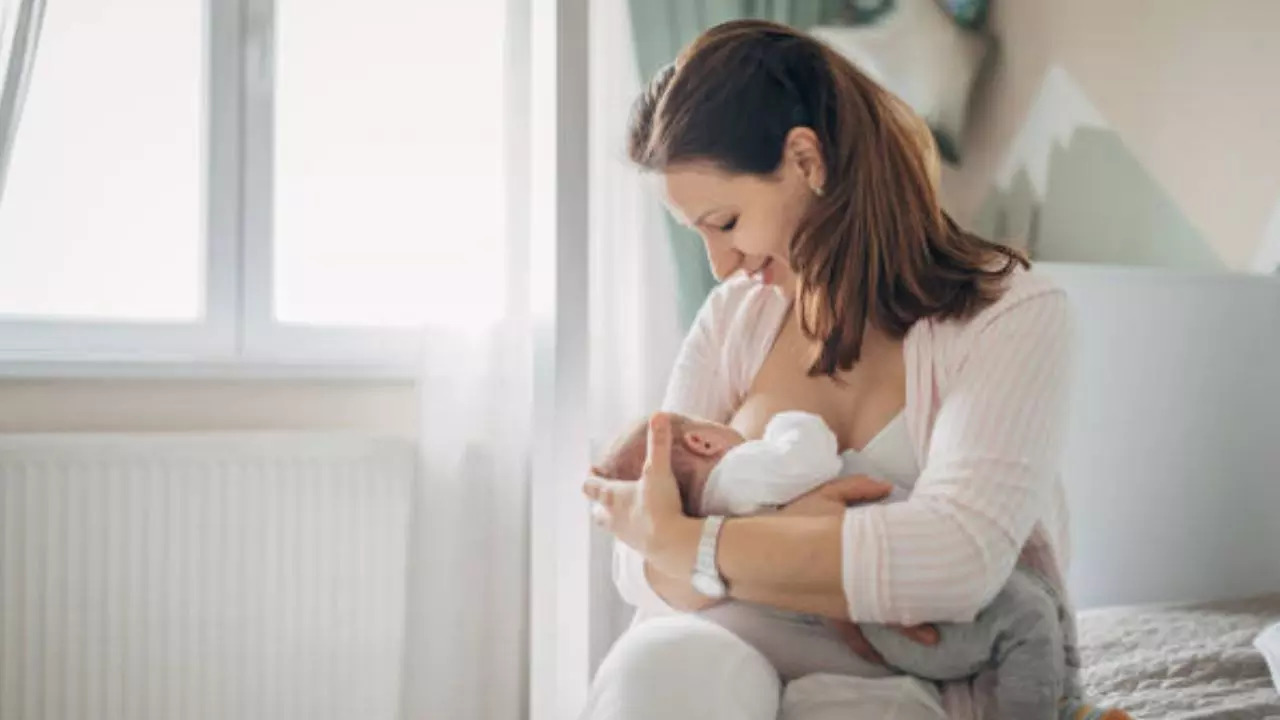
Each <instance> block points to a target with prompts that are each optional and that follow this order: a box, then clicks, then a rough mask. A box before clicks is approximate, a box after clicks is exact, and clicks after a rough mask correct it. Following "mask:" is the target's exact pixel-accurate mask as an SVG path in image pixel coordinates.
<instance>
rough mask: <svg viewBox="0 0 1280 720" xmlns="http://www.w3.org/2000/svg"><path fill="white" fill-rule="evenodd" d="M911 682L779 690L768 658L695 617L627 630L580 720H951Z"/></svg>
mask: <svg viewBox="0 0 1280 720" xmlns="http://www.w3.org/2000/svg"><path fill="white" fill-rule="evenodd" d="M945 718H946V713H944V712H943V710H942V706H941V703H940V701H939V699H938V693H937V692H936V691H935V690H934V689H933V686H931V685H929V684H927V683H924V682H922V681H920V680H917V679H915V678H910V677H892V678H880V679H868V678H857V677H849V676H838V675H809V676H807V677H803V678H800V679H798V680H795V681H793V682H791V683H789V684H788V685H787V686H786V687H785V688H783V687H782V683H781V681H780V680H779V679H778V674H777V673H776V672H775V671H774V669H773V667H772V666H771V665H769V663H768V661H766V660H765V659H764V656H763V655H761V654H760V653H759V652H757V651H756V649H755V648H753V647H751V646H750V645H748V644H747V643H746V642H743V641H742V640H739V639H738V637H737V636H736V635H734V634H733V633H731V632H729V631H728V630H725V629H724V628H722V627H720V626H718V625H715V624H712V623H709V622H707V621H705V620H701V619H699V618H697V617H693V616H690V615H681V616H673V617H663V618H657V619H653V620H649V621H647V622H645V623H643V624H641V625H638V626H636V627H633V628H632V629H630V630H628V631H627V633H626V634H625V635H623V636H622V638H620V639H619V640H618V642H617V643H616V644H615V645H614V646H613V649H612V650H610V651H609V655H608V657H606V658H605V660H604V662H603V663H602V664H601V665H600V671H599V672H598V673H597V674H596V678H595V681H594V682H593V683H592V685H591V693H590V696H589V698H588V699H587V707H586V710H585V711H584V712H583V714H582V720H695V719H696V720H945Z"/></svg>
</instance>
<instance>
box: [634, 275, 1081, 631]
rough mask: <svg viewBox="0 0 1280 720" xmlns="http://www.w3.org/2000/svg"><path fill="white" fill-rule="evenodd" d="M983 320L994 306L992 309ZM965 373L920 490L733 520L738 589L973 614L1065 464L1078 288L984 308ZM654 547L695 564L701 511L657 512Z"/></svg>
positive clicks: (725, 546)
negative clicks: (806, 514)
mask: <svg viewBox="0 0 1280 720" xmlns="http://www.w3.org/2000/svg"><path fill="white" fill-rule="evenodd" d="M980 317H981V316H980ZM983 320H985V321H986V322H985V324H984V326H983V327H982V328H981V329H980V331H978V334H977V335H976V336H975V339H974V341H973V343H974V344H973V347H972V348H971V349H970V351H969V352H968V354H967V360H966V362H965V364H964V367H963V369H961V370H960V371H959V372H958V374H957V375H956V377H954V378H952V379H951V382H950V384H949V387H948V391H947V397H946V398H945V399H944V401H943V403H942V405H941V407H940V408H939V410H938V414H937V417H936V418H935V421H934V426H933V431H932V433H931V435H930V443H929V448H930V449H929V456H928V458H927V461H926V464H925V469H924V471H923V472H922V473H921V476H920V478H919V480H918V481H917V483H916V486H915V489H914V491H913V493H912V496H911V499H910V500H908V501H907V502H904V503H896V504H891V505H872V506H864V507H857V508H850V509H849V510H847V511H846V512H845V514H844V517H843V522H841V520H839V519H833V518H795V517H786V516H777V515H773V516H762V517H753V518H735V519H731V520H729V521H727V522H726V523H725V525H724V528H723V530H722V536H721V539H720V549H719V555H718V557H717V560H718V563H719V566H720V570H721V572H722V573H723V575H724V576H725V578H726V580H727V582H728V585H729V590H730V594H731V596H733V597H738V598H742V599H744V600H754V601H756V602H763V603H766V604H769V605H773V606H776V607H781V608H787V609H793V610H800V611H807V612H815V613H821V614H825V615H830V616H833V617H845V618H849V619H852V620H854V621H855V622H881V623H896V624H905V625H913V624H917V623H927V622H947V621H954V622H965V621H969V620H972V618H973V617H974V615H976V614H977V612H978V610H980V609H981V608H982V606H983V605H985V604H986V603H987V602H988V601H989V599H990V598H991V597H992V596H994V595H995V593H996V592H997V591H998V590H999V588H1000V587H1001V586H1002V585H1003V584H1004V583H1005V582H1006V581H1007V579H1008V576H1009V574H1010V572H1012V568H1013V565H1014V563H1015V562H1016V560H1017V556H1018V553H1019V551H1020V550H1021V548H1022V546H1023V544H1024V543H1025V542H1026V540H1027V538H1028V537H1029V536H1030V534H1031V530H1032V528H1033V527H1034V525H1035V523H1036V521H1037V520H1038V519H1039V517H1040V516H1041V514H1042V511H1043V509H1044V503H1045V499H1046V497H1047V496H1048V494H1049V492H1050V490H1051V488H1052V483H1053V481H1054V477H1055V475H1056V472H1057V468H1058V464H1059V455H1060V453H1061V445H1062V436H1063V430H1064V424H1065V407H1066V400H1067V389H1068V383H1069V377H1068V375H1069V359H1070V338H1071V324H1070V318H1069V312H1068V307H1067V304H1066V299H1065V297H1064V296H1063V295H1062V294H1061V293H1060V292H1052V293H1044V294H1040V295H1036V296H1034V297H1031V298H1028V299H1025V300H1023V301H1020V302H1018V303H1017V304H1011V305H1009V306H1008V307H1005V308H1002V309H1001V312H999V313H997V314H994V315H992V316H991V317H984V318H983ZM650 524H651V525H652V526H653V527H654V528H661V529H660V530H659V531H658V532H656V533H654V534H653V535H652V536H651V537H649V538H644V537H643V533H642V534H640V535H637V539H638V540H639V542H641V543H642V544H647V547H646V552H645V554H646V555H647V556H648V557H649V559H650V560H651V561H652V562H654V563H655V564H656V565H657V566H658V568H659V569H660V570H661V571H662V572H664V573H668V574H670V575H673V576H678V575H680V574H682V573H685V574H687V573H688V572H689V571H690V568H691V567H692V564H693V555H694V552H695V549H696V547H697V537H698V533H699V532H700V521H697V520H694V519H690V518H684V517H683V516H679V517H678V518H675V517H663V518H656V517H655V518H652V519H651V521H650Z"/></svg>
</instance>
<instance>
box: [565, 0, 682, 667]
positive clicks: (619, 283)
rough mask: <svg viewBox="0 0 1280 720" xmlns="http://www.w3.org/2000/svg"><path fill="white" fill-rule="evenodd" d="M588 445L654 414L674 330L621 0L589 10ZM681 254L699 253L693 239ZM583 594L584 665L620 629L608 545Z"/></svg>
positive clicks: (661, 222) (596, 539)
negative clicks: (643, 163) (591, 608)
mask: <svg viewBox="0 0 1280 720" xmlns="http://www.w3.org/2000/svg"><path fill="white" fill-rule="evenodd" d="M590 31H591V33H590V34H591V39H590V58H591V72H590V100H591V104H590V111H591V132H590V141H589V142H590V146H591V147H590V151H591V154H590V170H591V195H590V209H591V217H590V256H591V263H590V274H591V283H590V295H589V299H590V308H591V320H590V321H591V337H590V339H591V393H590V395H591V408H590V417H591V428H592V437H591V445H592V448H593V450H594V451H595V452H596V453H598V452H600V451H601V450H602V446H603V445H606V444H607V443H608V442H609V441H610V440H611V439H612V438H613V437H614V436H615V435H616V434H617V433H618V432H620V431H621V429H622V428H623V427H625V426H626V425H627V424H628V423H629V422H631V421H633V420H635V419H636V418H638V417H641V416H643V415H646V414H648V413H651V412H654V411H656V410H657V409H658V406H659V404H660V403H661V401H662V394H663V391H664V389H665V385H666V379H667V374H668V373H669V371H670V369H671V363H672V362H673V360H674V358H675V354H676V350H677V349H678V348H679V344H680V340H681V336H682V329H681V321H680V313H679V308H678V305H677V289H676V270H675V264H674V263H673V262H672V256H671V252H670V247H669V244H668V243H669V238H668V233H667V224H666V221H665V218H664V210H663V209H662V205H661V203H660V202H659V198H658V189H659V188H658V186H657V181H656V179H655V178H652V177H646V176H644V175H642V174H641V173H640V172H638V171H637V170H636V169H635V168H634V167H633V166H632V165H631V164H630V162H629V161H628V159H627V156H626V126H627V120H628V117H629V115H630V112H631V105H632V103H633V102H634V101H635V99H636V96H637V94H638V93H639V92H640V88H641V77H640V70H639V68H638V66H637V62H636V52H635V47H634V44H633V40H632V38H633V34H632V26H631V14H630V11H629V7H628V3H627V0H595V1H594V2H593V3H592V4H591V26H590ZM681 240H688V241H689V242H690V243H691V244H692V246H691V249H692V250H693V251H694V252H696V253H701V252H702V250H701V244H700V243H698V242H697V240H696V239H689V238H683V237H682V238H681ZM592 542H593V545H594V547H593V552H592V561H593V565H592V595H593V601H594V602H596V603H598V604H599V605H600V606H601V607H602V612H601V613H600V614H599V615H598V617H600V618H601V620H600V622H601V626H600V627H598V628H597V632H596V633H595V634H594V635H593V637H592V667H593V668H594V667H595V665H596V664H598V663H599V661H600V660H601V659H602V658H603V656H604V653H605V652H607V651H608V649H609V646H610V645H611V644H612V642H613V640H614V639H616V638H617V636H618V635H619V634H620V633H621V632H622V630H624V629H625V628H626V626H627V624H628V623H629V622H630V616H631V608H630V607H629V606H627V605H626V603H624V602H622V601H621V599H620V598H618V595H617V593H616V591H615V590H614V589H613V584H612V577H611V566H610V561H611V558H612V553H611V552H610V544H609V543H610V542H611V541H610V539H609V538H608V536H606V535H604V534H602V533H596V534H595V535H593V537H592Z"/></svg>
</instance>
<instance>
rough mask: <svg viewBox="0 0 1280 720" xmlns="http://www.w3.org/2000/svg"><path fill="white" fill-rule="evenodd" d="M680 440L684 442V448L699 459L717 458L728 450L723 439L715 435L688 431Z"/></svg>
mask: <svg viewBox="0 0 1280 720" xmlns="http://www.w3.org/2000/svg"><path fill="white" fill-rule="evenodd" d="M682 439H683V440H684V446H685V448H687V449H688V450H689V452H691V453H693V454H694V455H698V456H699V457H718V456H720V455H721V454H722V453H724V451H725V450H727V449H728V448H727V447H726V445H725V441H724V438H722V437H720V436H719V435H717V434H716V433H709V432H704V431H702V430H690V431H688V432H686V433H685V434H684V437H683V438H682Z"/></svg>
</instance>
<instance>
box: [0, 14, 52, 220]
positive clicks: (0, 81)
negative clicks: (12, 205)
mask: <svg viewBox="0 0 1280 720" xmlns="http://www.w3.org/2000/svg"><path fill="white" fill-rule="evenodd" d="M0 2H2V3H3V4H2V5H0V200H3V199H4V184H5V176H6V175H7V173H8V169H9V159H10V158H11V157H12V155H13V143H14V138H15V137H16V136H17V133H18V121H19V120H20V119H21V117H22V102H23V100H24V99H25V97H26V93H27V83H28V82H29V81H30V79H31V70H32V68H33V67H34V66H35V58H36V47H37V46H38V45H39V39H40V23H41V21H42V20H43V19H44V6H45V3H44V0H0Z"/></svg>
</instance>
